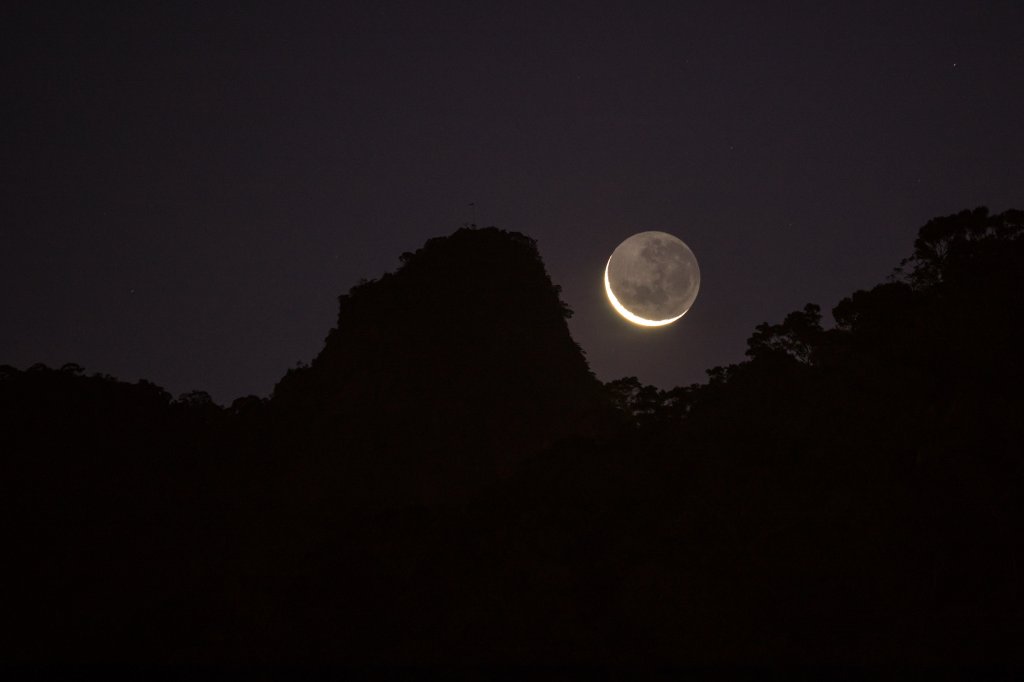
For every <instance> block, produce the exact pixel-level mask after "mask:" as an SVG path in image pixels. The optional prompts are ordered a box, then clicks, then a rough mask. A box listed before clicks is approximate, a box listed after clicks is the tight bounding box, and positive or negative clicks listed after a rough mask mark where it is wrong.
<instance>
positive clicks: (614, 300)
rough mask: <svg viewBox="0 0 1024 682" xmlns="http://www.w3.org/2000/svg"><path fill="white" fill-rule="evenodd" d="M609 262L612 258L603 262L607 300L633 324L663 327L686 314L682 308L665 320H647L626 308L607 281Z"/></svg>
mask: <svg viewBox="0 0 1024 682" xmlns="http://www.w3.org/2000/svg"><path fill="white" fill-rule="evenodd" d="M611 263H612V259H611V258H609V259H608V262H607V263H605V264H604V290H605V292H607V294H608V300H609V301H611V304H612V307H613V308H615V310H616V312H618V313H619V315H622V316H623V317H624V318H626V319H627V320H629V321H630V322H632V323H633V324H639V325H641V326H643V327H664V326H665V325H666V324H672V323H673V322H675V321H676V320H678V319H679V318H680V317H682V316H683V315H685V314H686V311H685V310H684V311H683V314H682V315H676V316H675V317H670V318H668V319H666V320H647V319H644V318H642V317H640V316H639V315H634V314H633V313H631V312H629V311H628V310H626V306H624V305H622V304H621V303H619V299H617V298H615V294H614V292H612V283H611V282H610V281H608V266H609V265H611Z"/></svg>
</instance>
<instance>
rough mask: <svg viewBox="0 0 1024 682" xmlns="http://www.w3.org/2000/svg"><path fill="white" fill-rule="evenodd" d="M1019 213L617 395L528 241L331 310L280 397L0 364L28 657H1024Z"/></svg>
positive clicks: (864, 660)
mask: <svg viewBox="0 0 1024 682" xmlns="http://www.w3.org/2000/svg"><path fill="white" fill-rule="evenodd" d="M1022 217H1024V214H1022V213H1021V212H1019V211H1007V212H1005V213H1002V214H999V215H990V214H989V213H988V211H986V210H985V209H977V210H975V211H965V212H963V213H959V214H956V215H953V216H947V217H944V218H937V219H935V220H932V221H930V222H929V223H928V224H927V225H925V226H924V227H923V228H921V230H920V233H919V236H918V239H917V241H916V243H915V251H914V253H913V254H912V256H911V257H910V258H908V259H907V260H906V261H904V263H903V265H902V270H900V271H898V272H897V273H896V275H894V277H893V278H892V280H891V281H889V282H887V283H885V284H881V285H879V286H877V287H875V288H873V289H871V290H869V291H858V292H856V293H854V294H853V295H851V296H850V297H848V298H846V299H844V300H842V301H841V302H840V303H839V304H838V305H836V307H835V308H834V309H833V311H832V315H833V318H834V320H835V322H836V324H835V327H833V328H829V329H826V328H823V326H822V318H821V311H820V308H819V307H818V306H817V305H813V304H809V305H807V306H805V307H804V308H803V310H800V311H796V312H793V313H791V314H789V315H788V316H786V317H785V319H784V320H783V321H782V322H781V323H780V324H768V323H765V324H762V325H759V326H758V327H757V328H756V329H755V331H754V333H753V335H752V336H751V337H750V339H749V341H748V353H747V357H748V359H747V360H746V361H744V362H742V363H740V364H737V365H733V366H729V367H719V368H714V369H712V370H709V372H708V374H709V380H708V382H707V383H706V384H703V385H695V386H689V387H679V388H675V389H672V390H668V391H666V390H659V389H656V388H654V387H651V386H644V385H643V384H641V383H640V382H639V381H638V380H637V379H636V378H633V377H630V378H624V379H620V380H618V381H613V382H610V383H608V384H606V385H604V386H602V385H601V384H599V383H598V382H597V381H596V380H595V379H594V377H593V376H592V374H591V373H590V372H589V370H588V368H587V365H586V362H585V360H584V357H583V354H582V352H581V351H580V349H579V348H578V347H577V346H576V344H575V343H573V341H572V339H571V338H570V337H569V334H568V330H567V327H566V325H565V318H566V317H567V316H568V314H569V311H568V310H567V308H566V307H565V305H564V304H563V303H561V301H560V300H559V298H558V289H557V287H555V286H553V285H552V283H551V281H550V279H549V278H548V276H547V274H546V273H545V271H544V267H543V264H542V262H541V260H540V257H539V255H538V253H537V250H536V247H535V245H534V243H533V242H532V240H530V239H528V238H526V237H524V236H522V235H518V234H514V233H508V232H503V231H499V230H495V229H493V228H490V229H484V230H471V229H464V230H459V231H458V232H456V233H454V234H453V235H451V236H450V237H446V238H441V239H434V240H431V241H429V242H428V243H427V244H426V245H425V246H424V248H422V249H420V250H419V251H417V252H416V253H409V254H404V255H403V257H402V261H403V265H402V267H401V268H400V269H399V270H398V271H397V272H395V273H393V274H388V275H384V276H383V277H382V278H381V279H379V280H377V281H373V282H365V283H363V284H360V285H359V286H357V287H355V288H353V289H352V291H350V292H349V294H347V295H345V296H342V297H341V299H340V309H339V316H338V324H337V326H336V327H335V328H334V329H332V330H331V332H330V333H329V335H328V337H327V340H326V344H325V347H324V349H323V351H322V352H321V353H320V355H319V356H318V357H317V358H316V359H315V360H314V361H313V362H312V363H311V364H310V365H309V366H308V367H300V368H297V369H294V370H292V371H290V372H289V373H288V375H287V376H285V377H284V378H283V379H282V380H281V382H280V383H279V384H278V386H277V388H276V389H275V392H274V395H273V397H272V399H270V400H263V399H261V398H258V397H254V396H248V397H245V398H239V399H238V400H236V401H235V402H234V403H233V404H232V405H231V407H230V408H227V409H224V408H220V407H219V406H217V405H215V404H213V403H212V401H211V400H210V399H209V396H208V395H206V394H204V393H202V392H193V393H189V394H186V395H183V396H181V397H180V398H179V399H178V400H176V401H172V400H171V397H170V396H169V395H168V394H167V393H165V392H164V391H162V390H161V389H159V388H157V387H155V386H153V385H151V384H147V383H145V382H140V383H139V384H134V385H131V384H125V383H121V382H118V381H116V380H114V379H112V378H110V377H101V376H86V375H85V373H84V371H83V370H82V368H80V367H77V366H75V365H66V366H64V367H63V368H61V369H60V370H51V369H48V368H45V367H40V366H36V367H33V368H30V369H28V370H25V371H21V370H17V369H15V368H11V367H0V415H2V416H0V420H2V421H0V428H2V429H3V434H4V441H3V442H4V448H3V451H4V455H3V467H4V471H3V475H4V478H3V480H4V481H5V484H6V485H5V488H6V492H5V501H6V502H7V506H8V508H7V513H6V514H5V525H6V528H5V536H6V537H8V538H11V541H10V542H9V545H8V546H9V547H10V548H11V551H10V552H9V556H10V560H9V564H11V565H12V567H13V569H14V570H13V575H14V577H13V579H12V583H11V584H13V585H15V586H16V590H15V596H14V598H13V600H11V601H12V604H11V606H10V607H9V608H8V609H7V614H8V618H9V620H12V621H13V622H16V623H17V624H18V628H17V633H16V634H15V635H14V636H13V637H11V638H9V639H7V640H6V641H5V645H4V646H5V651H4V656H3V657H4V659H5V660H8V661H16V660H21V661H29V662H33V661H34V662H43V661H46V662H52V661H57V662H60V661H63V662H82V661H108V662H111V661H117V662H129V661H149V662H217V663H232V662H275V661H276V662H304V663H390V664H394V663H415V664H431V663H441V662H445V663H452V662H458V663H464V664H465V663H469V664H473V663H499V662H516V663H553V662H558V663H594V664H609V663H610V664H636V663H640V664H644V665H649V664H652V663H655V664H658V663H664V664H720V663H731V664H868V665H870V664H888V665H922V664H923V665H929V664H968V665H970V664H997V665H1021V664H1022V663H1024V660H1022V658H1021V656H1022V655H1021V648H1020V646H1019V643H1020V637H1019V635H1020V631H1021V626H1022V623H1024V590H1022V587H1024V586H1022V575H1024V573H1022V571H1024V551H1022V550H1024V547H1022V540H1021V538H1022V537H1024V508H1022V504H1024V502H1022V500H1024V497H1022V492H1024V485H1022V484H1024V468H1022V457H1021V454H1020V453H1021V452H1022V450H1024V449H1022V446H1021V441H1022V436H1024V433H1022V431H1024V427H1022V424H1024V420H1022V419H1021V414H1022V410H1024V397H1022V393H1021V390H1020V386H1021V385H1022V379H1024V366H1022V363H1021V355H1020V349H1021V342H1022V341H1024V323H1022V317H1021V311H1022V309H1024V308H1022V304H1024V300H1022V297H1024V293H1022V292H1024V287H1021V286H1020V282H1019V278H1020V273H1021V272H1022V268H1024V240H1022V239H1020V236H1021V232H1022V230H1024V220H1022Z"/></svg>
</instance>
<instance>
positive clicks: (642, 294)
mask: <svg viewBox="0 0 1024 682" xmlns="http://www.w3.org/2000/svg"><path fill="white" fill-rule="evenodd" d="M604 288H605V291H606V292H607V293H608V300H609V301H610V302H611V304H612V307H613V308H615V310H616V312H618V313H619V314H620V315H622V316H623V317H624V318H626V319H627V320H629V321H630V322H633V323H634V324H639V325H642V326H644V327H662V326H664V325H667V324H671V323H673V322H675V321H676V320H678V319H679V318H680V317H682V316H683V315H685V314H686V311H688V310H689V309H690V306H692V305H693V302H694V300H695V299H696V298H697V291H698V289H700V268H699V267H697V258H696V257H695V256H694V255H693V251H691V250H690V248H689V247H688V246H687V245H686V244H684V243H683V242H682V240H681V239H679V238H678V237H674V236H672V235H670V234H668V233H667V232H654V231H652V232H639V233H637V234H634V235H633V236H632V237H630V238H629V239H627V240H626V241H624V242H622V243H621V244H619V246H618V248H616V249H615V251H613V252H612V255H611V258H609V259H608V263H607V264H606V265H605V267H604Z"/></svg>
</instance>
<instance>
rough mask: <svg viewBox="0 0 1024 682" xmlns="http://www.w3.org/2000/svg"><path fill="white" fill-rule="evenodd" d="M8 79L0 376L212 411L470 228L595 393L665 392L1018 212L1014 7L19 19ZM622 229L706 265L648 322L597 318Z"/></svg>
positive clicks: (1021, 193)
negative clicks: (968, 226)
mask: <svg viewBox="0 0 1024 682" xmlns="http://www.w3.org/2000/svg"><path fill="white" fill-rule="evenodd" d="M211 5H212V6H211ZM0 55H2V57H0V69H2V71H0V74H2V75H0V78H2V81H0V82H2V84H3V102H4V105H3V112H4V114H3V116H4V119H5V122H4V124H3V126H2V127H0V161H2V163H0V170H2V174H3V183H2V193H3V195H2V202H0V206H2V209H0V210H2V213H0V253H2V254H3V267H2V268H0V332H2V333H0V364H4V363H6V364H12V365H14V366H16V367H19V368H25V367H28V366H29V365H31V364H33V363H36V362H44V363H47V364H49V365H53V366H58V367H59V366H60V365H62V364H63V363H65V362H76V363H79V364H81V365H83V366H84V367H85V368H86V370H87V371H88V372H103V373H108V374H112V375H114V376H116V377H118V378H120V379H124V380H129V381H134V380H136V379H139V378H146V379H149V380H152V381H154V382H156V383H157V384H160V385H162V386H164V387H165V388H167V389H168V390H169V391H171V392H172V393H174V394H175V395H177V394H178V393H181V392H183V391H187V390H192V389H203V390H207V391H209V392H210V393H211V394H212V395H213V397H214V399H215V400H217V401H218V402H221V403H227V402H230V401H231V400H232V399H234V398H235V397H238V396H240V395H245V394H250V393H255V394H257V395H267V394H269V393H270V391H271V389H272V388H273V385H274V383H275V382H276V381H277V379H279V378H280V377H281V376H282V375H283V374H284V372H285V371H286V370H287V369H288V368H289V367H291V366H294V365H295V363H296V362H298V361H303V362H308V361H310V360H311V359H312V358H313V357H314V356H315V355H316V354H317V353H318V352H319V350H320V349H321V347H322V345H323V339H324V336H325V335H326V333H327V331H328V330H329V329H330V327H332V326H333V325H334V324H335V322H336V312H337V301H336V297H337V296H338V295H339V294H341V293H344V292H346V291H347V290H348V289H349V288H350V287H351V286H353V285H354V284H356V283H357V282H358V281H359V280H360V279H361V278H370V279H372V278H376V277H379V276H380V275H381V274H383V273H384V272H387V271H390V270H394V269H395V268H396V267H397V266H398V264H399V260H398V257H399V255H400V254H401V253H402V252H404V251H413V250H415V249H417V248H419V247H420V246H422V244H423V242H424V241H426V240H427V239H429V238H431V237H435V236H441V235H446V234H449V233H451V232H452V231H454V230H455V229H457V228H459V227H460V226H462V225H463V224H465V223H476V224H479V225H481V226H483V225H496V226H498V227H500V228H503V229H507V230H515V231H519V232H524V233H526V234H528V235H529V236H531V237H533V238H535V239H536V240H537V242H538V247H539V249H540V252H541V255H542V256H543V258H544V261H545V263H546V265H547V268H548V271H549V273H550V274H551V276H552V278H553V280H554V281H555V282H556V283H557V284H560V285H561V286H562V287H563V294H562V296H563V299H564V300H565V301H566V302H567V303H568V304H569V305H570V306H571V307H572V308H573V309H574V310H575V316H574V317H573V318H572V320H570V329H571V331H572V334H573V336H574V338H575V339H576V341H577V342H578V343H579V344H580V345H581V346H582V348H583V349H584V351H585V352H586V354H587V357H588V359H589V362H590V365H591V367H592V369H593V370H594V371H595V373H596V374H597V376H598V377H599V378H600V379H602V380H611V379H615V378H619V377H622V376H628V375H635V376H637V377H638V378H640V379H641V380H642V381H644V382H647V383H653V384H656V385H658V386H660V387H663V388H670V387H672V386H675V385H680V384H689V383H693V382H699V381H702V380H703V379H704V378H705V374H704V370H705V369H707V368H710V367H712V366H715V365H721V364H727V363H731V362H736V361H738V360H740V359H742V357H743V351H744V349H745V342H746V339H747V337H748V336H749V335H750V333H751V332H752V331H753V328H754V326H755V325H756V324H758V323H760V322H764V321H773V322H775V321H780V320H781V319H782V317H783V316H784V315H785V314H786V313H787V312H789V311H791V310H795V309H798V308H801V307H802V306H803V305H804V304H805V303H807V302H816V303H819V304H821V305H822V307H823V309H825V310H828V309H830V308H831V307H832V306H833V305H835V303H837V302H838V301H839V299H840V298H842V297H843V296H845V295H848V294H850V293H852V292H853V291H854V290H856V289H858V288H863V287H870V286H873V285H874V284H877V283H880V282H881V281H883V280H884V279H885V277H886V276H887V275H888V274H889V273H890V272H891V270H892V268H893V267H894V266H896V265H897V264H898V263H899V261H900V259H901V258H903V257H905V256H907V255H909V254H910V252H911V248H912V243H913V238H914V235H915V233H916V230H917V228H918V227H919V226H920V225H922V224H924V223H925V222H926V221H927V220H928V219H929V218H931V217H934V216H937V215H945V214H949V213H953V212H956V211H959V210H961V209H965V208H973V207H975V206H978V205H987V206H989V207H990V208H991V209H992V210H993V211H994V212H999V211H1003V210H1005V209H1007V208H1011V207H1016V208H1024V128H1022V120H1024V118H1022V116H1024V3H1021V2H1019V1H1016V2H999V3H997V2H992V3H981V2H965V3H961V4H953V3H943V2H935V1H931V2H920V3H898V7H897V8H896V9H894V8H893V3H865V2H856V3H849V4H842V5H841V4H838V3H831V2H824V3H823V2H814V3H785V4H783V3H764V2H750V3H721V2H716V3H699V4H692V5H689V4H687V3H682V2H668V3H654V4H652V3H643V2H630V3H621V4H615V5H612V4H609V3H595V2H580V3H537V4H528V3H522V2H516V3H507V4H505V5H504V6H496V5H494V4H493V3H481V2H465V3H418V2H417V3H407V4H400V3H387V2H376V1H375V2H361V3H352V4H350V5H343V4H342V3H322V4H299V3H279V4H264V3H185V2H174V3H164V4H163V5H162V6H150V5H144V4H143V3H125V4H119V3H74V4H72V3H68V4H67V5H63V4H59V3H58V4H52V5H51V4H46V3H40V2H23V3H17V2H15V3H7V4H5V9H3V10H0ZM470 204H474V206H470ZM643 230H663V231H666V232H671V233H673V234H675V235H677V236H678V237H680V238H681V239H683V240H684V241H685V242H686V243H687V244H688V245H689V246H690V247H691V248H692V249H693V251H694V252H695V254H696V255H697V258H698V260H699V262H700V266H701V277H702V286H701V292H700V296H699V297H698V299H697V301H696V303H695V305H694V307H693V309H692V310H691V311H690V312H689V314H687V316H686V317H684V318H683V319H682V320H680V321H679V322H678V323H676V324H674V325H671V326H670V327H668V328H661V329H641V328H637V327H634V326H632V325H630V324H629V323H628V322H625V321H624V320H622V319H621V318H619V317H618V315H617V314H616V313H615V312H614V311H613V310H612V309H611V307H610V306H609V305H608V303H607V301H606V299H605V296H604V291H603V287H602V273H603V267H604V264H605V261H606V260H607V258H608V256H609V255H610V254H611V252H612V251H613V250H614V248H615V247H616V246H617V245H618V244H619V243H620V242H621V241H622V240H623V239H625V238H626V237H628V236H629V235H631V234H633V233H635V232H639V231H643Z"/></svg>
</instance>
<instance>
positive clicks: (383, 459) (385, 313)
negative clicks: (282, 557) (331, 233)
mask: <svg viewBox="0 0 1024 682" xmlns="http://www.w3.org/2000/svg"><path fill="white" fill-rule="evenodd" d="M402 262H403V264H402V266H401V267H400V268H399V269H398V271H397V272H395V273H389V274H386V275H384V276H383V277H381V278H380V279H379V280H376V281H371V282H366V283H363V284H360V285H358V286H356V287H354V288H353V289H352V290H351V291H350V292H349V293H348V294H347V295H343V296H341V297H340V306H339V311H338V323H337V326H336V327H335V328H334V329H332V330H331V331H330V333H329V334H328V336H327V340H326V345H325V347H324V349H323V351H322V352H321V353H320V354H319V356H317V358H316V359H315V360H314V361H313V362H312V364H311V365H310V366H309V367H303V368H299V369H296V370H292V371H290V372H289V373H288V374H287V375H286V376H285V377H284V378H283V379H282V380H281V381H280V382H279V383H278V385H277V387H276V388H275V390H274V397H273V403H272V404H273V406H274V409H275V410H276V411H277V412H278V413H279V414H282V415H284V417H283V418H284V419H285V420H286V421H287V422H288V423H290V424H293V425H295V424H296V423H300V424H302V429H303V431H304V432H305V433H306V434H307V435H306V437H307V438H308V439H309V440H308V443H309V444H310V445H311V446H312V447H313V448H315V449H317V450H319V451H321V452H325V451H328V450H336V451H337V452H338V454H339V456H341V457H344V458H345V460H346V461H347V462H348V463H349V465H350V466H353V467H355V468H356V470H357V471H352V472H351V473H352V474H353V475H354V477H358V478H360V479H362V480H363V481H364V482H365V481H367V480H373V479H375V478H377V479H379V485H380V486H381V488H382V489H383V488H389V489H390V490H392V491H396V490H398V489H399V488H404V487H408V486H412V487H414V488H418V489H419V493H416V495H418V496H420V497H423V496H425V497H427V498H430V497H432V496H434V495H435V494H436V493H437V494H440V491H444V493H443V494H450V493H452V492H453V488H475V487H478V484H479V483H482V482H485V481H487V480H490V479H492V478H494V477H495V476H500V475H501V474H502V473H505V472H507V471H509V470H510V468H512V467H514V465H515V463H516V462H517V461H520V460H521V459H523V458H524V457H527V456H529V455H530V454H533V453H536V452H538V451H539V450H541V449H543V448H544V447H546V446H547V445H550V444H551V443H554V442H556V441H558V440H561V439H565V438H570V437H574V436H581V435H584V436H585V435H590V434H593V433H594V432H595V430H596V429H597V428H599V426H600V423H601V422H602V419H603V410H604V409H605V407H604V401H603V397H602V392H601V385H600V383H599V382H598V381H597V380H596V379H595V378H594V376H593V374H592V373H591V372H590V370H589V368H588V366H587V364H586V360H585V359H584V356H583V352H582V351H581V350H580V348H579V346H577V345H576V343H575V342H574V341H573V340H572V338H571V337H570V335H569V330H568V327H567V325H566V318H568V317H569V316H570V315H571V311H570V310H569V309H568V308H567V306H566V305H565V304H564V303H562V302H561V301H560V300H559V296H558V293H559V288H558V287H557V286H555V285H553V284H552V282H551V279H550V278H549V277H548V275H547V272H546V271H545V269H544V264H543V262H542V261H541V258H540V256H539V254H538V251H537V248H536V244H535V242H534V241H533V240H532V239H530V238H528V237H526V236H524V235H522V234H518V233H514V232H506V231H503V230H498V229H496V228H485V229H470V228H464V229H460V230H458V231H456V232H455V233H454V234H452V235H450V236H448V237H441V238H436V239H431V240H429V241H428V242H427V243H426V244H425V245H424V247H423V248H421V249H420V250H418V251H416V252H415V253H406V254H403V256H402ZM374 472H376V474H375V473H374ZM402 481H405V483H406V484H408V486H407V485H404V484H403V483H402Z"/></svg>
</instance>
